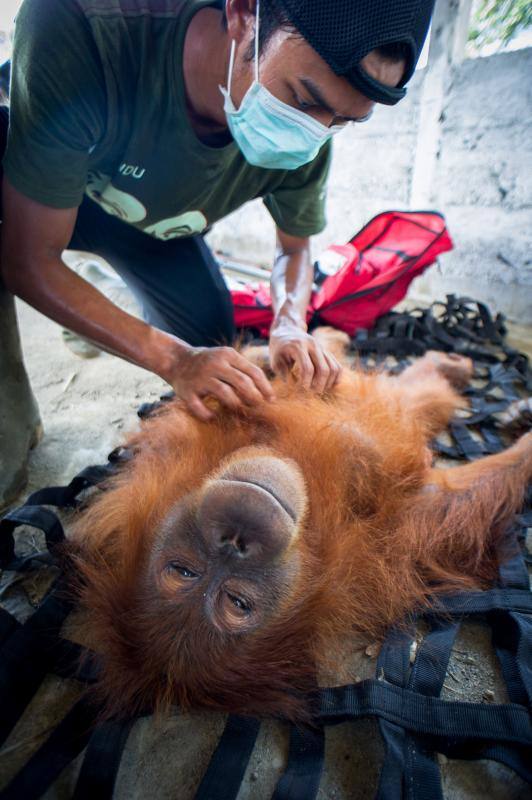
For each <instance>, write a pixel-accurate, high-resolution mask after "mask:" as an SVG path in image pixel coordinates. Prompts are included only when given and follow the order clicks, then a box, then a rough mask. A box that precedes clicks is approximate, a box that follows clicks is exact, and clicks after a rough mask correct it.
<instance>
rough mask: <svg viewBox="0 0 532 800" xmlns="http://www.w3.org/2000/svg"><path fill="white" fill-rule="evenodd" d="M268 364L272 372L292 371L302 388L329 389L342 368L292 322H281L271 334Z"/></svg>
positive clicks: (281, 373)
mask: <svg viewBox="0 0 532 800" xmlns="http://www.w3.org/2000/svg"><path fill="white" fill-rule="evenodd" d="M270 363H271V367H272V369H273V371H274V372H276V373H278V374H280V375H283V376H287V375H288V374H289V373H291V374H292V375H293V376H294V378H295V379H296V381H297V383H299V384H300V385H301V386H303V387H304V388H305V389H312V390H314V391H315V392H318V393H319V394H322V393H323V392H328V391H330V390H331V389H332V388H333V386H334V385H335V383H336V382H337V380H338V378H339V376H340V373H341V371H342V367H341V366H340V364H339V363H338V361H337V360H336V359H335V357H334V356H333V355H331V353H328V352H327V351H326V350H324V349H323V347H322V346H321V345H320V343H319V342H317V341H316V340H315V339H314V338H313V337H312V336H310V335H309V334H308V333H306V332H305V331H304V330H302V329H300V328H298V327H297V326H295V325H289V324H284V325H283V324H282V323H281V324H280V325H279V326H277V327H273V328H272V331H271V333H270Z"/></svg>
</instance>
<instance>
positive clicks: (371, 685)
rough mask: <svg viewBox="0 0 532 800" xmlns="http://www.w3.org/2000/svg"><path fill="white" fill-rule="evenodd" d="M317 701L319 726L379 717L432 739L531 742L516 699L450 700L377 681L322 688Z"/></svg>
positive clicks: (528, 724) (528, 723)
mask: <svg viewBox="0 0 532 800" xmlns="http://www.w3.org/2000/svg"><path fill="white" fill-rule="evenodd" d="M318 700H319V707H320V713H319V721H320V722H321V723H323V724H338V723H340V722H346V721H347V720H350V719H357V718H359V717H368V716H377V717H379V718H382V719H386V720H388V721H390V722H394V723H395V724H396V725H400V726H401V727H403V728H405V729H406V730H408V731H412V733H416V734H419V735H423V736H432V737H434V739H435V740H439V739H442V740H446V739H455V740H457V741H458V740H467V739H470V740H472V741H485V740H492V741H493V742H501V743H512V742H515V743H517V744H520V745H529V746H532V723H531V721H530V714H529V711H528V709H527V708H526V707H524V706H521V705H517V704H516V703H507V704H505V705H488V704H482V703H465V702H458V701H457V702H450V701H447V700H441V699H440V698H438V697H425V696H423V695H420V694H417V693H416V692H413V691H411V690H409V689H401V688H399V687H397V686H393V685H391V684H388V683H384V682H383V681H379V680H376V679H370V680H365V681H361V682H360V683H357V684H350V685H348V686H339V687H335V688H332V689H323V690H322V691H321V692H320V694H319V695H318Z"/></svg>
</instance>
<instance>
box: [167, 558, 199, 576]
mask: <svg viewBox="0 0 532 800" xmlns="http://www.w3.org/2000/svg"><path fill="white" fill-rule="evenodd" d="M168 569H171V570H173V571H174V572H178V573H179V574H180V575H181V577H182V578H188V579H189V580H191V579H193V578H199V577H200V576H199V574H198V573H197V572H193V571H192V570H191V569H189V568H188V567H184V566H183V565H182V564H178V562H177V561H170V563H169V564H168Z"/></svg>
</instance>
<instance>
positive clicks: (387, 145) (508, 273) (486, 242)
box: [210, 49, 532, 323]
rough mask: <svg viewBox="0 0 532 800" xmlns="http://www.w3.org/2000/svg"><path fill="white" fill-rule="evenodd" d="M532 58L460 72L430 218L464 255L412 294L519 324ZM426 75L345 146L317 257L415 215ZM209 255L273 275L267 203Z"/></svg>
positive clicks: (226, 225) (529, 175) (524, 299)
mask: <svg viewBox="0 0 532 800" xmlns="http://www.w3.org/2000/svg"><path fill="white" fill-rule="evenodd" d="M531 76H532V49H526V50H520V51H517V52H513V53H506V54H501V55H495V56H490V57H489V58H481V59H475V60H466V61H464V62H462V64H460V65H459V66H458V67H455V68H454V72H453V78H452V81H451V83H450V87H449V90H448V94H447V97H446V100H445V105H444V112H443V115H442V122H441V143H440V149H439V153H438V161H437V165H436V169H435V180H434V185H433V193H434V199H433V202H432V203H431V206H432V207H434V208H437V209H438V210H440V211H442V212H443V213H444V214H445V215H446V217H447V220H448V224H449V229H450V231H451V234H452V236H453V238H454V241H455V245H456V250H455V251H454V252H452V253H449V254H445V255H444V256H442V258H441V260H440V264H439V266H437V267H433V268H431V269H430V270H429V271H428V272H427V273H426V274H425V276H423V277H421V278H419V279H418V280H417V281H416V282H415V283H414V285H413V287H412V290H411V294H412V295H414V296H416V297H420V298H426V299H433V298H441V297H443V296H444V295H445V293H446V292H451V291H452V292H458V293H462V294H468V293H469V294H472V295H473V296H474V297H476V298H478V299H483V300H485V301H487V302H488V303H489V304H490V305H492V306H493V307H494V308H496V309H497V310H500V311H503V312H504V313H506V314H507V315H508V316H509V318H510V319H513V320H516V321H518V322H527V323H532V255H531V252H532V248H531V244H532V136H531V133H530V132H531V130H532V81H531V79H530V78H531ZM423 79H424V72H423V71H420V72H418V73H416V76H415V78H414V80H413V81H412V84H411V87H410V89H409V93H408V97H407V98H406V99H405V100H404V101H403V102H402V103H400V104H399V105H398V106H397V107H395V108H385V107H383V106H381V107H379V108H377V109H376V112H375V114H374V116H373V118H372V119H371V120H370V121H369V122H368V123H364V124H362V125H356V126H352V127H351V128H350V129H348V130H346V131H345V132H344V133H342V134H340V136H339V137H337V139H336V140H335V155H334V161H333V167H332V173H331V177H330V181H329V192H328V226H327V228H326V230H325V231H324V232H323V233H322V234H320V236H318V237H316V240H315V242H314V252H315V254H318V253H319V251H320V249H322V248H323V247H325V246H326V245H327V244H328V243H332V242H342V241H344V240H346V239H348V238H349V237H350V236H351V235H352V234H353V233H354V232H355V231H356V230H357V229H358V228H359V227H361V226H362V225H363V224H364V223H365V222H366V221H367V220H368V219H369V218H370V217H371V216H373V215H374V214H376V213H378V212H379V211H383V210H386V209H388V208H409V207H410V190H411V180H412V172H413V165H414V158H415V149H416V139H417V126H418V116H419V104H420V97H421V90H422V84H423ZM210 239H211V243H212V244H213V245H214V246H215V247H216V248H218V249H220V250H222V251H224V252H226V253H228V254H230V255H232V256H241V257H244V258H250V259H252V260H253V261H259V262H261V263H263V264H269V263H271V259H272V255H273V247H274V229H273V224H272V222H271V220H270V218H269V216H268V214H267V212H266V211H265V210H264V208H263V207H262V203H261V202H260V201H255V202H253V203H250V204H248V205H247V206H246V207H244V208H242V209H240V210H239V211H237V212H236V213H234V214H232V215H231V216H230V217H228V218H227V219H225V220H223V221H222V222H221V223H219V224H218V225H217V226H216V227H215V229H214V231H213V232H212V233H211V235H210Z"/></svg>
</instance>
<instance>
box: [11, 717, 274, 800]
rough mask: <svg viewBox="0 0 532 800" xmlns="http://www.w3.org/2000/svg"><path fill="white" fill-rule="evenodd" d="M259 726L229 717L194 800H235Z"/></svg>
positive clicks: (247, 720)
mask: <svg viewBox="0 0 532 800" xmlns="http://www.w3.org/2000/svg"><path fill="white" fill-rule="evenodd" d="M259 727H260V720H258V719H254V718H253V717H239V716H236V715H233V714H231V715H230V716H229V717H228V719H227V722H226V725H225V729H224V732H223V734H222V736H221V739H220V741H219V742H218V746H217V747H216V750H215V751H214V753H213V756H212V758H211V761H210V764H209V766H208V767H207V772H206V773H205V775H204V776H203V780H202V781H201V783H200V786H199V788H198V791H197V792H196V794H195V800H235V798H236V796H237V794H238V792H239V789H240V784H241V783H242V778H243V777H244V772H245V771H246V767H247V765H248V762H249V759H250V757H251V753H252V752H253V748H254V746H255V741H256V739H257V735H258V732H259ZM0 800H1V798H0Z"/></svg>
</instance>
